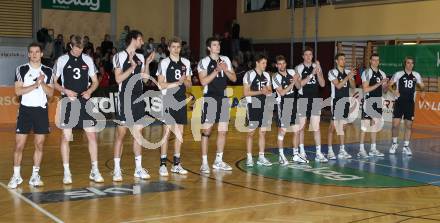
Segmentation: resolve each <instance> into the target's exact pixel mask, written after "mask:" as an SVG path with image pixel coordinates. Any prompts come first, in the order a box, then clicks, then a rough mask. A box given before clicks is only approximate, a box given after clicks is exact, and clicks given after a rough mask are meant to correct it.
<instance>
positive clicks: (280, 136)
mask: <svg viewBox="0 0 440 223" xmlns="http://www.w3.org/2000/svg"><path fill="white" fill-rule="evenodd" d="M278 140H280V141H283V140H284V134H283V133H278Z"/></svg>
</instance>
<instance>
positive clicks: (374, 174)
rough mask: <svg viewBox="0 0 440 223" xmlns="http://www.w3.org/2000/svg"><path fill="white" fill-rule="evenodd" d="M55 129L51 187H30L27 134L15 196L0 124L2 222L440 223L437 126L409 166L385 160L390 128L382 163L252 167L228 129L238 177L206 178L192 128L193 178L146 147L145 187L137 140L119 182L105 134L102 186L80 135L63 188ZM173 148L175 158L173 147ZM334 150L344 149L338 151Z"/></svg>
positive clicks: (48, 153)
mask: <svg viewBox="0 0 440 223" xmlns="http://www.w3.org/2000/svg"><path fill="white" fill-rule="evenodd" d="M327 128H328V123H325V122H324V123H322V125H321V134H322V142H323V144H326V142H327ZM53 129H54V131H53V132H52V133H51V134H50V135H49V136H48V138H47V139H46V144H45V148H44V149H45V151H44V157H43V164H42V168H41V173H40V174H41V176H42V180H43V181H44V182H45V186H44V187H41V188H31V187H29V185H28V181H29V177H30V174H31V170H32V154H33V145H32V137H30V138H29V139H28V144H27V146H26V150H25V153H24V156H23V164H22V171H21V174H22V176H23V178H24V182H23V184H22V185H21V186H20V187H19V188H18V189H16V190H9V189H7V188H6V185H7V183H8V181H9V178H10V177H11V174H12V148H13V147H14V139H15V134H14V126H6V125H5V126H1V127H0V139H1V142H2V145H1V147H0V148H1V149H0V157H1V159H2V160H1V162H0V170H1V171H0V187H1V188H0V207H1V208H0V222H78V223H79V222H191V223H193V222H209V223H212V222H406V223H412V222H440V187H439V186H440V161H439V160H440V153H439V152H440V139H439V137H438V136H439V131H436V130H432V129H423V128H416V129H415V130H414V133H413V139H414V140H413V142H412V148H413V151H414V156H413V157H412V158H410V159H408V158H406V157H402V156H401V147H400V148H399V150H398V154H397V155H395V156H389V155H388V154H387V151H388V147H389V143H390V129H389V127H388V128H386V129H384V130H383V131H382V133H380V134H379V136H378V140H379V143H378V148H379V149H380V150H381V151H382V152H384V153H385V154H386V156H385V157H384V158H383V159H369V160H358V159H357V158H354V159H352V160H351V161H347V162H342V161H336V162H330V163H327V164H315V163H314V162H311V163H310V164H309V166H308V167H301V166H299V165H290V166H288V167H280V166H278V164H276V165H274V166H273V167H270V168H259V167H254V168H246V167H244V165H243V162H244V161H243V159H244V158H245V154H246V153H245V140H244V139H245V136H246V133H241V132H238V131H236V130H235V128H234V126H233V123H231V125H230V128H229V129H230V131H229V133H228V135H227V144H226V151H225V155H224V160H225V161H227V162H228V163H229V164H231V165H233V167H234V170H233V171H232V172H230V173H229V172H211V174H210V175H201V174H200V173H199V168H200V162H201V157H200V142H195V141H194V140H193V138H192V135H191V133H190V129H189V127H188V126H187V127H186V128H185V137H184V144H183V151H182V162H183V166H184V167H185V168H186V169H187V170H188V171H189V174H188V175H187V176H178V175H170V176H169V177H167V178H160V177H159V176H158V165H159V150H147V149H146V150H144V152H143V165H144V167H145V168H147V169H148V170H149V171H150V173H151V175H152V178H151V179H150V180H148V181H135V180H134V179H133V176H132V174H133V168H134V161H133V155H132V151H131V138H130V136H129V135H127V137H126V139H125V143H124V147H125V148H124V152H123V157H122V164H121V165H122V168H123V170H124V181H123V182H122V183H118V184H115V183H113V182H112V181H111V175H110V173H111V171H112V167H113V147H112V146H113V138H114V132H115V131H114V128H106V129H105V130H104V131H103V132H101V133H99V167H100V170H101V173H102V174H103V176H104V178H105V183H103V184H95V183H91V182H90V181H89V180H88V174H89V171H90V159H89V154H88V151H87V142H86V139H85V137H84V135H83V134H82V132H81V131H79V132H75V136H74V137H75V141H74V143H72V144H71V162H70V166H71V170H72V174H73V184H72V185H70V186H64V185H63V184H62V177H63V169H62V163H61V155H60V151H59V141H60V131H59V130H58V129H56V128H53ZM358 129H359V127H358V126H357V125H356V124H352V125H349V126H348V131H347V137H346V138H347V145H348V149H347V150H348V151H349V153H351V154H352V155H353V156H354V157H355V155H356V153H357V149H358V146H357V145H356V142H359V130H358ZM161 131H162V126H159V125H157V126H151V127H147V128H146V129H145V136H146V137H147V138H149V139H158V138H159V137H160V136H161ZM276 134H277V133H276V129H275V128H273V130H272V131H271V132H270V133H268V134H267V142H266V145H267V146H266V148H267V150H266V152H267V156H268V157H269V158H270V159H272V160H273V161H275V160H276V157H277V156H276V154H277V149H276ZM215 135H216V134H215V132H214V133H213V137H211V141H210V151H209V154H210V155H209V161H210V164H212V162H213V158H214V155H215ZM256 137H257V135H256ZM289 138H290V135H288V136H287V137H286V143H285V144H286V146H288V143H287V142H288V141H290V140H288V139H289ZM368 138H369V136H368V135H367V139H368ZM256 139H257V138H255V144H254V150H253V151H254V155H256V154H257V141H256ZM335 139H336V137H335ZM337 142H338V140H335V141H334V143H337ZM306 145H308V146H307V151H308V156H309V158H313V157H314V154H313V151H314V149H313V147H312V146H310V145H313V140H312V137H311V134H310V133H306ZM367 148H368V147H367ZM170 149H171V151H169V158H171V157H172V154H173V152H172V149H173V144H172V143H171V146H170ZM334 149H335V151H337V150H338V146H334ZM323 151H324V152H325V153H326V151H327V148H326V146H325V145H323ZM311 160H312V159H311ZM170 166H171V165H168V168H169V167H170ZM350 177H352V179H350ZM353 177H354V178H353ZM437 185H438V186H437Z"/></svg>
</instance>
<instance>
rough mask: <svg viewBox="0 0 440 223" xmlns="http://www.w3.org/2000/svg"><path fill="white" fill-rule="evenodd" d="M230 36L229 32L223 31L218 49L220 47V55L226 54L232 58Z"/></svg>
mask: <svg viewBox="0 0 440 223" xmlns="http://www.w3.org/2000/svg"><path fill="white" fill-rule="evenodd" d="M231 41H232V40H231V36H230V35H229V32H225V33H224V34H223V39H221V42H220V45H221V47H220V49H221V52H220V53H221V54H222V55H225V56H227V57H229V58H232V57H233V56H232V53H231V52H232V51H231V47H232V46H231V44H232V43H231Z"/></svg>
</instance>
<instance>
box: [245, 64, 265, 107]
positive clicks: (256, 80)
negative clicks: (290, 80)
mask: <svg viewBox="0 0 440 223" xmlns="http://www.w3.org/2000/svg"><path fill="white" fill-rule="evenodd" d="M243 84H247V85H249V87H250V90H251V91H260V90H262V89H263V87H264V86H270V84H271V81H270V75H269V73H267V72H265V71H263V73H262V74H258V73H257V71H256V70H250V71H248V72H246V74H245V75H244V77H243ZM253 97H254V98H257V99H259V100H260V101H262V102H263V101H264V100H265V99H266V95H257V96H252V97H251V96H247V97H246V101H247V102H248V103H252V98H253Z"/></svg>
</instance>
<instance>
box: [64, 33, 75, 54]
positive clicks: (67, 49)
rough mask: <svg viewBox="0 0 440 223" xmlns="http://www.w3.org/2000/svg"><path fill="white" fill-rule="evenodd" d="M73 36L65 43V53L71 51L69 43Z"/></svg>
mask: <svg viewBox="0 0 440 223" xmlns="http://www.w3.org/2000/svg"><path fill="white" fill-rule="evenodd" d="M74 36H75V35H74V34H72V35H70V37H69V42H67V43H66V52H70V50H71V49H72V48H71V46H70V43H71V42H72V39H73V37H74Z"/></svg>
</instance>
